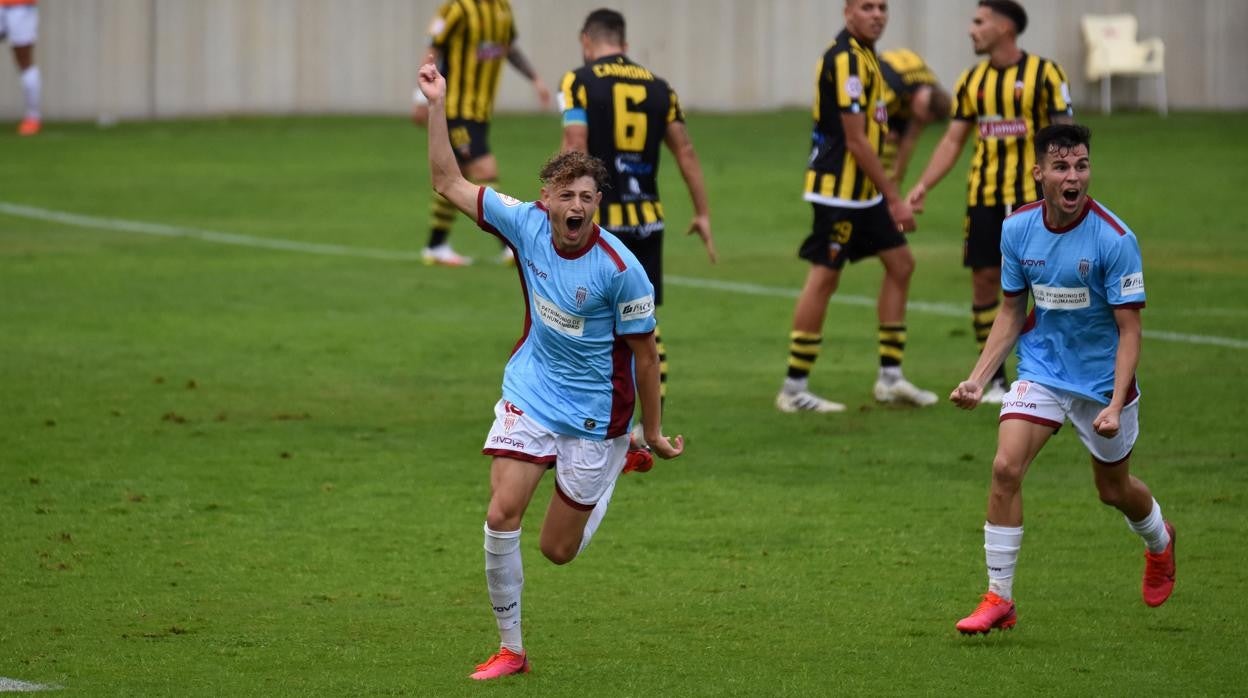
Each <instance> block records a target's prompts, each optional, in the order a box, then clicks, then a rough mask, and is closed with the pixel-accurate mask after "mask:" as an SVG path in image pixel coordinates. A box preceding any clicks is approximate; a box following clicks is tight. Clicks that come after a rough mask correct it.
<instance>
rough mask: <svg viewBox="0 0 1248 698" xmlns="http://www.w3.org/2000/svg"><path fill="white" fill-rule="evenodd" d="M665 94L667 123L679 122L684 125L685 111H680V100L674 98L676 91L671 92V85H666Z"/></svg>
mask: <svg viewBox="0 0 1248 698" xmlns="http://www.w3.org/2000/svg"><path fill="white" fill-rule="evenodd" d="M667 94H668V98H667V99H668V106H667V123H669V124H670V123H672V122H673V121H679V122H681V123H684V121H685V110H684V109H681V107H680V98H679V97H677V96H676V90H673V89H672V87H671V85H668V87H667Z"/></svg>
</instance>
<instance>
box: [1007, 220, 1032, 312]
mask: <svg viewBox="0 0 1248 698" xmlns="http://www.w3.org/2000/svg"><path fill="white" fill-rule="evenodd" d="M1019 232H1020V224H1019V222H1018V220H1017V219H1014V220H1011V219H1009V218H1007V219H1005V223H1003V224H1002V225H1001V292H1002V293H1004V294H1005V295H1007V296H1018V295H1021V294H1023V293H1025V292H1026V291H1027V279H1026V277H1024V276H1023V265H1022V264H1020V263H1019V259H1018V249H1017V244H1018V235H1019Z"/></svg>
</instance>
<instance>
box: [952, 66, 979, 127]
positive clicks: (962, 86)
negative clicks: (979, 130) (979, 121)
mask: <svg viewBox="0 0 1248 698" xmlns="http://www.w3.org/2000/svg"><path fill="white" fill-rule="evenodd" d="M970 82H971V71H970V70H966V71H964V72H963V73H962V76H961V77H959V78H958V84H957V85H956V86H955V87H954V88H953V106H952V107H951V109H952V111H951V112H950V114H949V116H950V118H953V119H958V120H960V121H974V120H975V119H976V118H978V114H976V112H975V96H974V95H972V94H971V93H970Z"/></svg>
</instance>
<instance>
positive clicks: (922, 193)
mask: <svg viewBox="0 0 1248 698" xmlns="http://www.w3.org/2000/svg"><path fill="white" fill-rule="evenodd" d="M926 197H927V187H925V186H923V184H922V183H919V184H916V185H914V187H913V188H912V189H911V190H910V193H909V194H906V203H908V204H910V208H911V209H913V210H914V212H915V213H923V200H924V199H925V198H926Z"/></svg>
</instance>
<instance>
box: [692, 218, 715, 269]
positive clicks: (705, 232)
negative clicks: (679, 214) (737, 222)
mask: <svg viewBox="0 0 1248 698" xmlns="http://www.w3.org/2000/svg"><path fill="white" fill-rule="evenodd" d="M694 233H697V235H698V237H700V238H702V244H703V245H706V256H707V257H710V258H711V264H714V263H716V262H718V261H719V255H718V254H716V252H715V238H713V237H711V217H710V216H694V217H693V222H692V223H690V224H689V230H687V231H685V234H686V235H693V234H694Z"/></svg>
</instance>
